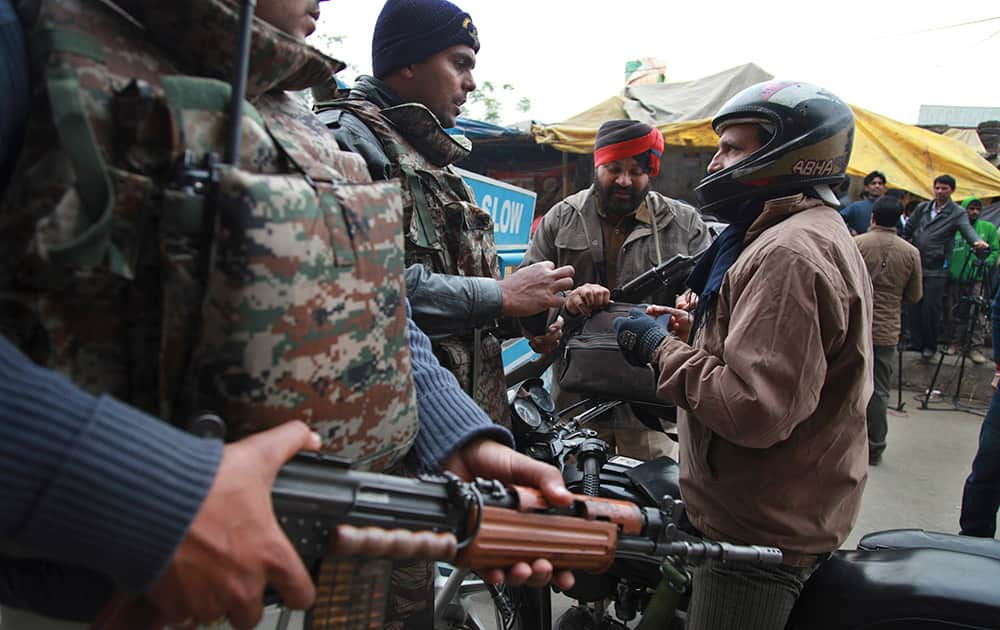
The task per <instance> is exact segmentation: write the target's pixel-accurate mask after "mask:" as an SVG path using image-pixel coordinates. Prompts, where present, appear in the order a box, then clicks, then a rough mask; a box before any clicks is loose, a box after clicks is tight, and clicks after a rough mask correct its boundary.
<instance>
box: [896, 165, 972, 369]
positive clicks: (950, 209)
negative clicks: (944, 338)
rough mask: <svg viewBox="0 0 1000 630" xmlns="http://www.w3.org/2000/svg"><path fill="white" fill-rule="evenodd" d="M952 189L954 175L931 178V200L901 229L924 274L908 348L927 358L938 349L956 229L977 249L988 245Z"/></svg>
mask: <svg viewBox="0 0 1000 630" xmlns="http://www.w3.org/2000/svg"><path fill="white" fill-rule="evenodd" d="M954 192H955V178H954V177H952V176H951V175H939V176H938V177H936V178H934V199H932V200H930V201H925V202H923V203H922V204H920V205H918V206H917V208H916V210H914V211H913V215H912V216H910V219H909V221H907V222H906V227H905V228H903V238H905V239H906V240H908V241H910V242H911V243H913V244H914V245H916V247H917V249H918V250H919V251H920V266H921V267H922V269H923V274H924V297H923V299H922V300H920V301H919V302H917V304H916V305H915V306H914V308H913V311H912V317H911V319H910V349H911V350H918V351H920V353H921V356H922V357H923V359H924V360H926V361H929V360H930V359H931V357H933V356H934V353H935V352H937V344H938V332H939V331H938V328H939V326H940V321H941V309H942V304H943V302H944V293H945V290H947V288H948V259H949V258H950V257H951V251H952V248H953V247H954V236H955V231H956V230H957V231H959V232H961V234H962V236H963V237H964V238H965V240H966V241H968V242H969V244H970V245H972V247H973V248H975V249H977V250H979V249H985V248H988V247H989V245H988V244H987V243H986V241H984V240H982V239H981V238H980V237H979V235H978V234H976V230H975V229H973V227H972V225H971V224H970V223H969V220H968V217H967V215H966V213H965V210H963V209H962V208H961V207H959V205H958V204H956V203H955V202H954V201H952V200H951V195H952V193H954Z"/></svg>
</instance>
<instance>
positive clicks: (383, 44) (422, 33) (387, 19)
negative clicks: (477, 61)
mask: <svg viewBox="0 0 1000 630" xmlns="http://www.w3.org/2000/svg"><path fill="white" fill-rule="evenodd" d="M459 44H465V45H467V46H470V47H471V48H472V49H473V50H475V51H476V52H479V34H478V33H477V32H476V27H475V25H474V24H473V23H472V18H471V17H469V14H468V13H466V12H464V11H462V10H461V9H459V8H458V7H457V6H455V5H454V4H452V3H450V2H448V1H447V0H388V2H386V3H385V6H384V7H382V12H381V13H379V16H378V21H376V22H375V34H374V35H373V36H372V71H373V73H374V74H375V76H376V77H377V78H379V79H381V78H384V77H385V76H386V75H388V74H389V73H390V72H392V71H393V70H396V69H397V68H402V67H403V66H406V65H409V64H411V63H420V62H421V61H424V60H425V59H427V58H428V57H430V56H432V55H434V54H435V53H437V52H439V51H442V50H444V49H445V48H451V47H452V46H457V45H459Z"/></svg>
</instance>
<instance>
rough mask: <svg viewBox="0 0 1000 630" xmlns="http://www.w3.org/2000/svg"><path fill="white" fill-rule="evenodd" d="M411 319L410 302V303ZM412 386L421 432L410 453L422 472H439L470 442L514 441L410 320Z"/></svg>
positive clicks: (507, 443)
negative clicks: (487, 412) (465, 390)
mask: <svg viewBox="0 0 1000 630" xmlns="http://www.w3.org/2000/svg"><path fill="white" fill-rule="evenodd" d="M406 308H407V315H409V308H410V307H409V302H407V306H406ZM409 326H410V354H411V356H412V360H413V383H414V386H415V387H416V390H417V412H418V414H419V417H420V431H419V432H418V433H417V440H416V442H415V443H414V445H413V450H412V451H411V453H410V456H411V458H412V461H413V462H414V464H415V465H416V467H417V470H418V471H419V472H436V471H439V470H440V469H441V467H442V466H443V465H444V463H445V461H446V460H447V459H448V456H449V455H451V454H452V453H453V452H454V451H456V450H457V449H459V448H461V447H462V446H464V445H465V444H466V443H468V442H470V441H471V440H474V439H478V438H489V439H492V440H496V441H497V442H502V443H503V444H506V445H508V446H512V445H513V444H514V437H513V436H512V435H511V433H510V431H508V430H507V429H505V428H503V427H501V426H499V425H497V424H494V423H493V421H492V420H490V418H489V416H487V415H486V413H485V412H484V411H483V410H482V409H480V408H479V406H478V405H476V403H475V401H473V400H472V399H471V398H469V396H468V395H466V393H465V392H464V391H462V387H461V386H460V385H459V384H458V381H457V380H456V379H455V376H454V375H453V374H452V373H451V372H449V371H448V370H446V369H444V368H443V367H441V364H440V363H438V360H437V357H435V356H434V353H433V352H432V351H431V342H430V339H428V338H427V335H425V334H424V333H423V332H422V331H421V330H420V328H418V327H417V325H416V324H414V323H413V320H412V319H410V320H409Z"/></svg>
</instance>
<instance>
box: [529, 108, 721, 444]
mask: <svg viewBox="0 0 1000 630" xmlns="http://www.w3.org/2000/svg"><path fill="white" fill-rule="evenodd" d="M594 149H595V150H594V183H593V185H592V186H591V187H590V188H587V189H586V190H581V191H580V192H578V193H575V194H573V195H570V196H569V197H567V198H566V199H563V200H562V201H560V202H559V203H557V204H556V205H555V206H553V207H552V209H550V210H549V211H548V212H547V213H546V214H545V217H544V218H543V219H542V222H541V224H540V225H539V227H538V230H536V231H535V233H534V235H533V236H532V238H531V243H530V244H529V245H528V251H527V252H526V253H525V255H524V262H523V263H521V266H522V268H523V267H526V266H528V265H532V264H534V263H537V262H540V261H552V262H553V263H555V265H556V266H557V267H562V266H564V265H566V266H572V267H573V269H574V270H575V273H574V275H573V286H574V287H575V288H574V290H573V291H572V292H571V293H570V294H569V296H568V297H567V299H566V303H565V305H564V307H563V312H564V313H565V314H566V315H568V316H569V317H570V318H575V317H579V316H581V315H589V314H590V313H591V312H592V311H594V310H596V309H599V308H603V307H604V306H607V305H608V301H609V299H610V296H611V292H610V290H609V289H611V288H614V287H619V286H621V285H623V284H625V283H626V282H628V281H629V280H632V279H634V278H635V277H636V276H639V275H640V274H642V273H643V272H645V271H648V270H649V269H650V268H652V267H655V266H656V265H657V264H659V263H661V262H663V261H666V260H669V259H670V258H672V257H673V256H675V255H677V254H684V255H687V256H696V255H698V254H701V253H702V252H703V251H705V250H706V249H707V248H708V245H709V243H710V241H711V237H710V235H709V232H708V228H707V227H706V226H705V224H704V223H703V222H702V220H701V216H700V215H699V214H698V211H697V210H695V209H694V208H693V207H691V206H689V205H688V204H686V203H683V202H681V201H676V200H674V199H670V198H669V197H667V196H665V195H661V194H660V193H658V192H656V191H655V190H651V189H650V181H651V179H652V178H654V177H656V176H657V175H658V174H659V172H660V155H661V154H662V153H663V134H661V133H660V130H659V129H657V128H655V127H651V126H649V125H647V124H645V123H641V122H639V121H637V120H609V121H607V122H605V123H604V124H602V125H601V127H600V129H598V131H597V138H596V140H595V146H594ZM666 293H667V290H666V289H659V290H657V291H656V292H654V293H653V294H652V295H650V296H649V297H647V298H646V301H647V302H650V303H654V302H655V303H659V304H667V303H668V304H673V303H674V297H675V296H674V295H667V294H666ZM609 376H610V377H612V378H613V377H614V376H615V375H609ZM578 399H579V398H578V397H573V396H569V395H566V394H560V395H559V396H558V402H559V407H560V408H564V407H566V406H568V405H569V404H572V403H573V402H575V401H576V400H578ZM609 415H611V416H613V418H612V419H611V420H610V422H612V423H613V426H612V427H610V428H602V430H601V438H602V439H605V440H607V441H608V442H610V443H611V444H612V445H613V446H615V448H616V449H617V452H618V453H619V454H620V455H626V456H629V457H636V458H638V459H643V460H649V459H654V458H656V457H659V456H661V455H674V456H676V452H675V447H674V443H673V441H672V440H670V438H669V437H667V435H666V434H664V433H663V432H662V431H652V430H649V429H647V428H646V427H645V426H644V425H643V424H641V423H640V422H639V421H638V420H637V419H636V418H635V417H634V414H633V413H632V410H631V408H630V407H625V406H623V407H618V408H616V409H614V410H612V411H611V413H610V414H609ZM671 424H672V423H671Z"/></svg>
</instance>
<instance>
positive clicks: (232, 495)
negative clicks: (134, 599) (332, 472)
mask: <svg viewBox="0 0 1000 630" xmlns="http://www.w3.org/2000/svg"><path fill="white" fill-rule="evenodd" d="M318 448H319V437H318V436H317V435H316V434H315V433H313V432H311V431H310V430H309V429H308V427H306V425H305V424H303V423H301V422H290V423H287V424H284V425H281V426H279V427H276V428H274V429H271V430H270V431H265V432H263V433H258V434H256V435H253V436H251V437H248V438H246V439H243V440H241V441H239V442H236V443H233V444H230V445H227V446H226V447H225V450H224V451H223V454H222V462H221V464H220V465H219V470H218V472H217V473H216V475H215V480H214V481H213V483H212V487H211V488H210V489H209V491H208V494H207V495H206V497H205V500H204V502H203V503H202V505H201V509H200V510H199V511H198V513H197V515H195V517H194V520H193V521H192V522H191V526H190V528H189V529H188V532H187V535H186V536H185V537H184V540H183V541H181V544H180V546H179V547H178V548H177V551H176V552H175V553H174V555H173V557H172V558H171V560H170V564H169V565H168V566H167V569H166V572H165V573H164V574H163V576H162V577H161V578H160V579H159V581H158V582H156V584H154V585H153V587H152V588H150V589H149V591H147V593H146V597H147V598H148V600H149V602H150V603H152V605H153V606H155V608H156V612H157V615H158V617H159V618H160V620H161V621H162V622H166V623H170V624H172V625H174V626H177V627H181V628H183V627H185V626H190V625H193V624H198V623H201V624H207V623H209V622H211V621H219V620H221V619H224V618H227V617H228V618H229V621H230V623H231V624H232V625H233V626H234V627H235V628H252V627H254V626H255V625H256V623H257V621H258V620H259V619H260V617H261V614H262V612H263V600H262V596H263V592H264V586H265V584H270V585H272V586H273V587H274V588H276V589H277V590H278V592H279V593H280V594H281V598H282V599H283V600H284V602H285V604H286V605H288V606H289V607H290V608H298V609H302V608H307V607H308V606H309V605H310V604H311V603H312V601H313V599H314V598H315V596H316V591H315V588H314V587H313V583H312V580H311V579H310V577H309V573H308V572H307V571H306V568H305V567H304V566H303V565H302V561H301V560H300V559H299V555H298V554H297V553H296V552H295V550H294V549H293V548H292V545H291V543H289V542H288V539H287V538H286V537H285V534H284V532H282V530H281V528H280V526H279V525H278V522H277V520H275V517H274V511H273V509H272V507H271V486H272V485H273V484H274V479H275V476H276V475H277V473H278V469H279V468H280V467H281V466H282V465H283V464H284V463H285V462H287V461H288V460H289V459H291V458H292V456H293V455H295V453H297V452H298V451H300V450H303V449H305V450H316V449H318ZM167 507H168V506H164V509H167ZM154 627H155V626H154Z"/></svg>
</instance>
